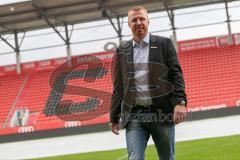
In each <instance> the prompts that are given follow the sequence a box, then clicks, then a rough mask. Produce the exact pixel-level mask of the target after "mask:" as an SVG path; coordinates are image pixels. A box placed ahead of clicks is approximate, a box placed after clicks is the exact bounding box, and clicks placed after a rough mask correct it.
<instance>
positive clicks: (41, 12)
mask: <svg viewBox="0 0 240 160" xmlns="http://www.w3.org/2000/svg"><path fill="white" fill-rule="evenodd" d="M225 1H227V0H225ZM164 2H165V3H164ZM223 2H224V0H32V1H24V2H20V3H13V4H7V5H1V6H0V36H1V35H4V34H9V33H10V34H11V33H14V32H15V31H16V32H25V31H30V30H37V29H41V28H50V27H52V28H53V27H56V26H62V25H64V24H76V23H81V22H89V21H96V20H101V19H106V18H109V17H110V18H112V17H118V16H126V13H127V10H128V9H129V8H130V7H131V6H136V5H142V6H144V7H146V8H147V9H148V10H149V12H156V11H161V10H164V9H180V8H186V7H193V6H200V5H207V4H215V3H223Z"/></svg>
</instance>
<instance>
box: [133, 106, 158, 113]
mask: <svg viewBox="0 0 240 160" xmlns="http://www.w3.org/2000/svg"><path fill="white" fill-rule="evenodd" d="M155 109H156V108H155V106H153V105H145V106H142V105H136V106H134V107H133V108H132V112H134V111H139V110H142V111H154V110H155Z"/></svg>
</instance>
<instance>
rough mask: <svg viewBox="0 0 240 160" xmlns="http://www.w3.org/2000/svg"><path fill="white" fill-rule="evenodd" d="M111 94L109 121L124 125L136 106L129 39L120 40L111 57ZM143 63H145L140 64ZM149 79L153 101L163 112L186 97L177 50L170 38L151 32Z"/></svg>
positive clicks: (169, 110)
mask: <svg viewBox="0 0 240 160" xmlns="http://www.w3.org/2000/svg"><path fill="white" fill-rule="evenodd" d="M114 62H115V64H114V65H113V66H114V72H113V94H112V99H111V108H110V122H111V123H119V120H120V118H121V122H122V126H123V127H125V126H126V124H127V122H128V121H129V118H130V116H131V114H130V113H131V110H132V107H134V106H135V104H136V102H135V95H136V89H135V81H134V67H133V45H132V40H130V41H125V42H121V43H120V45H119V47H118V48H117V51H116V56H115V57H114ZM143 65H144V64H143ZM145 65H148V70H149V72H148V83H149V88H150V95H151V98H152V102H153V105H154V106H156V107H157V108H158V109H160V110H161V112H162V113H165V114H168V113H173V110H174V106H175V105H176V104H178V103H179V102H180V101H181V100H185V101H186V102H187V99H186V93H185V83H184V80H183V75H182V70H181V67H180V65H179V61H178V58H177V54H176V50H175V48H174V46H173V43H172V41H171V40H170V39H169V38H165V37H160V36H155V35H151V34H150V44H149V63H148V64H145Z"/></svg>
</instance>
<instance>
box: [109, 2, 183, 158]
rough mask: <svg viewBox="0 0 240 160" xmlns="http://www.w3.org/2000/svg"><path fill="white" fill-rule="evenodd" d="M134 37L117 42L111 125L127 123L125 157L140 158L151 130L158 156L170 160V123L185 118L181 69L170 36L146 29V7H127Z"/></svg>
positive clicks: (115, 128) (114, 128) (172, 141)
mask: <svg viewBox="0 0 240 160" xmlns="http://www.w3.org/2000/svg"><path fill="white" fill-rule="evenodd" d="M128 25H129V28H130V29H131V31H132V34H133V38H132V40H130V41H127V42H121V43H120V45H119V47H118V49H117V54H116V57H115V68H114V74H113V88H114V89H113V96H112V104H111V108H110V128H111V130H112V132H113V133H115V134H119V123H120V121H121V124H122V126H123V127H124V128H126V141H127V150H128V158H129V160H144V152H145V149H146V146H147V142H148V139H149V137H150V135H151V136H152V138H153V141H154V143H155V146H156V148H157V152H158V155H159V159H161V160H174V145H175V124H178V123H180V122H182V121H183V120H184V118H185V117H186V103H187V99H186V94H185V84H184V80H183V75H182V70H181V67H180V65H179V62H178V58H177V55H176V51H175V49H174V46H173V44H172V42H171V40H170V39H168V38H165V37H160V36H154V35H151V34H149V33H148V26H149V19H148V15H147V10H146V9H145V8H143V7H141V6H136V7H133V8H131V9H130V10H129V11H128Z"/></svg>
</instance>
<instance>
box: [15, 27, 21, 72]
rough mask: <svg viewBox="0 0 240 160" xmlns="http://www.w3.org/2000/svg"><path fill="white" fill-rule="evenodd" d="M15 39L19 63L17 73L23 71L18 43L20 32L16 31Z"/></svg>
mask: <svg viewBox="0 0 240 160" xmlns="http://www.w3.org/2000/svg"><path fill="white" fill-rule="evenodd" d="M14 40H15V52H16V65H17V68H16V69H17V73H18V74H20V73H21V56H20V49H19V43H18V33H17V31H14Z"/></svg>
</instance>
